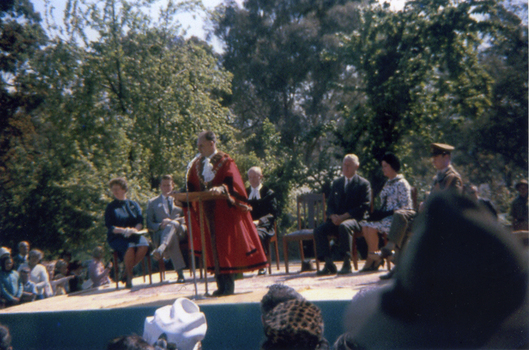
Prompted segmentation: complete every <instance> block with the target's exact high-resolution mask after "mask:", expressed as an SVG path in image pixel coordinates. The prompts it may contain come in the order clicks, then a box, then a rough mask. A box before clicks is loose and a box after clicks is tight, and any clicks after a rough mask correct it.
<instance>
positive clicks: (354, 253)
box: [351, 234, 358, 271]
mask: <svg viewBox="0 0 529 350" xmlns="http://www.w3.org/2000/svg"><path fill="white" fill-rule="evenodd" d="M351 258H352V260H353V266H354V268H355V271H358V248H357V246H356V236H355V234H353V244H352V245H351Z"/></svg>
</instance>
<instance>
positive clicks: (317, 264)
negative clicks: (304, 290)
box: [312, 238, 320, 271]
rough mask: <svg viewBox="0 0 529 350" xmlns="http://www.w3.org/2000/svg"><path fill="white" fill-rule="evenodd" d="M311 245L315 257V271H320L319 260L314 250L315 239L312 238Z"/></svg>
mask: <svg viewBox="0 0 529 350" xmlns="http://www.w3.org/2000/svg"><path fill="white" fill-rule="evenodd" d="M312 246H313V247H314V257H315V258H316V259H315V260H316V271H320V261H319V260H318V252H317V251H316V240H315V239H314V238H312Z"/></svg>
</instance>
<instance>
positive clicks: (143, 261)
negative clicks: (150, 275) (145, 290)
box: [141, 259, 146, 283]
mask: <svg viewBox="0 0 529 350" xmlns="http://www.w3.org/2000/svg"><path fill="white" fill-rule="evenodd" d="M141 270H142V272H143V283H145V270H146V269H145V259H143V260H142V261H141Z"/></svg>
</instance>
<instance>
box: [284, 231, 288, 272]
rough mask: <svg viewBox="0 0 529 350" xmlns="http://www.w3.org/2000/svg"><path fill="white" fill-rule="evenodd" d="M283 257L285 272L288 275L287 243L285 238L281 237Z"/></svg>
mask: <svg viewBox="0 0 529 350" xmlns="http://www.w3.org/2000/svg"><path fill="white" fill-rule="evenodd" d="M283 256H284V258H285V270H286V273H287V274H288V242H287V239H286V237H283Z"/></svg>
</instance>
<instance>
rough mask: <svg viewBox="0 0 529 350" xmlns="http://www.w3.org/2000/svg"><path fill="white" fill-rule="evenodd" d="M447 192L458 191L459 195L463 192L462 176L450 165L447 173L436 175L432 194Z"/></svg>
mask: <svg viewBox="0 0 529 350" xmlns="http://www.w3.org/2000/svg"><path fill="white" fill-rule="evenodd" d="M445 190H457V191H458V192H459V193H462V192H463V180H461V175H459V173H458V172H457V171H456V170H455V169H454V167H452V165H449V166H448V168H447V169H446V171H445V172H443V173H442V174H439V175H435V176H434V178H433V185H432V190H431V191H430V192H431V193H434V192H438V191H445Z"/></svg>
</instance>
